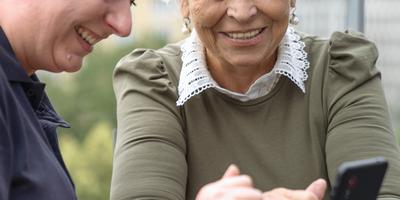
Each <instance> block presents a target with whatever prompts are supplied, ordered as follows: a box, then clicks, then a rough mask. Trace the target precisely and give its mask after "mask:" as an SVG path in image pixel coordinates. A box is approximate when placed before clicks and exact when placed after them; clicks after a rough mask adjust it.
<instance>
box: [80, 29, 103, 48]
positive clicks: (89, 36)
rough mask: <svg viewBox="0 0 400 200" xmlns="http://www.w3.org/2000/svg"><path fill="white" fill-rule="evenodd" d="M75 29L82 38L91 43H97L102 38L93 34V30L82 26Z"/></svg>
mask: <svg viewBox="0 0 400 200" xmlns="http://www.w3.org/2000/svg"><path fill="white" fill-rule="evenodd" d="M75 30H76V32H77V33H78V35H80V36H81V38H82V39H83V40H84V41H86V42H87V43H88V44H89V45H95V44H96V43H98V42H100V40H101V39H98V38H96V36H94V35H92V34H91V32H89V31H87V30H85V29H83V28H82V27H79V26H75Z"/></svg>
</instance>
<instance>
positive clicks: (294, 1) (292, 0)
mask: <svg viewBox="0 0 400 200" xmlns="http://www.w3.org/2000/svg"><path fill="white" fill-rule="evenodd" d="M290 7H292V8H294V7H296V0H290Z"/></svg>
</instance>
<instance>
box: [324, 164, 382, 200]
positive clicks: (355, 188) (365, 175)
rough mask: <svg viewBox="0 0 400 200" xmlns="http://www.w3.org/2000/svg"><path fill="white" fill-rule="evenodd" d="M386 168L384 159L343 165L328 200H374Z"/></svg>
mask: <svg viewBox="0 0 400 200" xmlns="http://www.w3.org/2000/svg"><path fill="white" fill-rule="evenodd" d="M387 167H388V162H387V160H386V159H385V158H384V157H377V158H371V159H365V160H358V161H352V162H346V163H343V164H342V165H340V167H339V169H338V173H337V180H336V182H335V183H334V185H333V187H332V191H331V194H330V200H376V198H377V196H378V192H379V189H380V188H381V184H382V181H383V178H384V176H385V173H386V169H387Z"/></svg>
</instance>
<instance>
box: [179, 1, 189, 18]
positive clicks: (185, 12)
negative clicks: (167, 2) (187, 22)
mask: <svg viewBox="0 0 400 200" xmlns="http://www.w3.org/2000/svg"><path fill="white" fill-rule="evenodd" d="M180 9H181V14H182V17H183V19H187V18H189V14H190V11H189V4H188V0H180Z"/></svg>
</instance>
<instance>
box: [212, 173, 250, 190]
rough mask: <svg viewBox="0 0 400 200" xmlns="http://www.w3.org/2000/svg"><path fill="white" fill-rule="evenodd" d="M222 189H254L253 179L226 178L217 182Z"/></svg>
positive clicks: (244, 177)
mask: <svg viewBox="0 0 400 200" xmlns="http://www.w3.org/2000/svg"><path fill="white" fill-rule="evenodd" d="M216 184H217V185H218V186H220V187H225V188H227V187H251V188H252V187H253V179H252V178H251V177H250V176H248V175H239V176H233V177H226V178H224V179H221V180H219V181H217V182H216Z"/></svg>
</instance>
